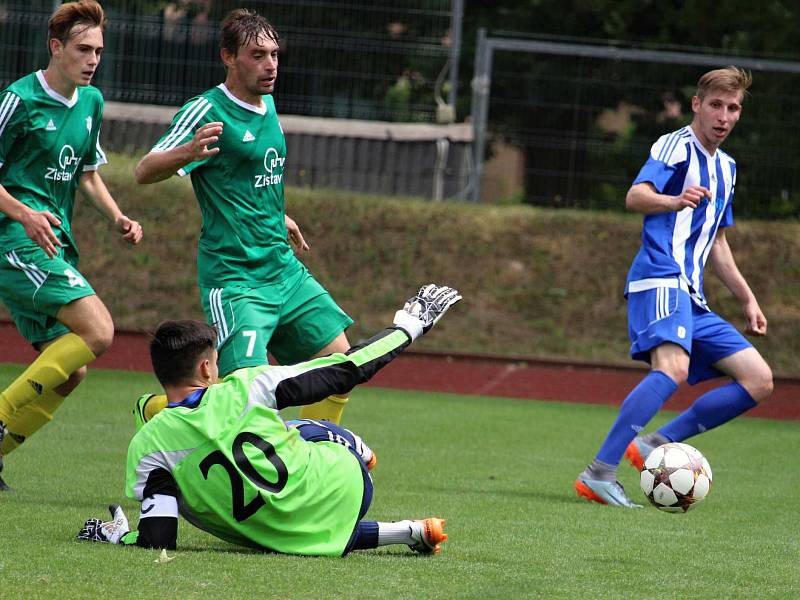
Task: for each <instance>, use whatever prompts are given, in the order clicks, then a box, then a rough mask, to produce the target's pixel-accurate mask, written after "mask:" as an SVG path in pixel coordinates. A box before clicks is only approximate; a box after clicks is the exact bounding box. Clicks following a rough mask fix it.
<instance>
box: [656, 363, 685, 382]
mask: <svg viewBox="0 0 800 600" xmlns="http://www.w3.org/2000/svg"><path fill="white" fill-rule="evenodd" d="M658 370H659V371H661V372H662V373H664V374H665V375H667V377H669V378H670V379H672V381H674V382H675V383H676V384H678V385H680V384H682V383H683V382H685V381H686V380H687V379H688V377H689V365H688V364H683V363H681V362H678V361H674V362H671V363H669V364H666V365H660V366H659V368H658Z"/></svg>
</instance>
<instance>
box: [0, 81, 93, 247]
mask: <svg viewBox="0 0 800 600" xmlns="http://www.w3.org/2000/svg"><path fill="white" fill-rule="evenodd" d="M102 119H103V96H102V95H101V93H100V91H99V90H98V89H97V88H95V87H92V86H84V87H78V88H77V89H76V90H75V93H74V94H73V95H72V98H65V97H63V96H61V95H60V94H58V93H57V92H56V91H55V90H53V89H52V88H51V87H50V86H49V85H48V84H47V81H46V80H45V77H44V72H43V71H37V72H35V73H31V74H30V75H27V76H25V77H23V78H22V79H19V80H17V81H15V82H14V83H12V84H11V85H10V86H8V87H7V88H6V89H5V90H3V92H2V93H0V185H2V186H3V187H4V188H5V189H6V190H7V191H8V193H9V194H11V195H12V196H13V197H14V198H16V199H17V200H19V201H20V202H22V203H23V204H25V205H26V206H28V207H30V208H32V209H33V210H37V211H40V210H41V211H43V210H47V211H50V212H51V213H52V214H53V215H54V216H55V217H57V218H58V219H59V220H60V221H61V225H60V226H56V225H52V224H51V227H52V229H53V231H54V233H55V234H56V235H57V236H58V238H59V240H60V241H61V243H62V244H63V245H64V246H65V248H64V252H65V253H66V254H67V255H68V256H69V253H74V256H75V258H77V247H76V245H75V240H74V238H73V235H72V226H71V223H72V208H73V205H74V201H75V190H76V189H77V187H78V180H79V178H80V176H81V174H82V173H83V172H84V171H90V170H95V169H97V168H98V167H99V166H100V165H101V164H104V163H105V162H106V157H105V154H104V153H103V151H102V150H101V149H100V144H99V142H98V136H99V132H100V123H101V121H102ZM26 246H35V242H33V241H32V240H31V239H30V238H29V237H28V236H27V235H26V234H25V230H24V228H23V227H22V225H21V224H20V223H18V222H17V221H15V220H13V219H11V218H9V217H7V216H6V215H4V214H2V213H0V249H3V250H12V249H17V248H22V247H26Z"/></svg>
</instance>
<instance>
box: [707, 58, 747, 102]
mask: <svg viewBox="0 0 800 600" xmlns="http://www.w3.org/2000/svg"><path fill="white" fill-rule="evenodd" d="M752 83H753V76H752V75H751V74H750V71H747V70H745V69H741V68H739V67H734V66H730V67H725V68H724V69H715V70H713V71H709V72H708V73H706V74H705V75H703V76H702V77H701V78H700V80H699V81H698V82H697V97H698V98H700V100H702V99H703V98H705V97H706V94H708V93H709V92H711V91H712V90H719V91H723V92H742V96H744V95H745V93H747V89H748V88H749V87H750V85H751V84H752Z"/></svg>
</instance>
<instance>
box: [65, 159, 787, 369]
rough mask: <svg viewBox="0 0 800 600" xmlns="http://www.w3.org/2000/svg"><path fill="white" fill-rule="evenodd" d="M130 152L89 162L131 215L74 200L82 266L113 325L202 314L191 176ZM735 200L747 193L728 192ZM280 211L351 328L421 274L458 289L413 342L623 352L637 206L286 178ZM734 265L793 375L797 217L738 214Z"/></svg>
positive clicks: (729, 309) (779, 363)
mask: <svg viewBox="0 0 800 600" xmlns="http://www.w3.org/2000/svg"><path fill="white" fill-rule="evenodd" d="M135 162H136V161H135V159H131V158H128V157H123V156H112V157H111V164H110V165H108V166H107V167H105V168H104V169H103V176H104V177H105V180H106V181H107V183H108V185H109V187H110V188H111V190H112V192H113V194H114V195H115V197H116V198H117V200H118V202H119V203H120V205H121V206H122V207H123V209H124V210H125V211H127V212H128V213H129V214H130V215H131V216H132V217H135V218H137V219H139V220H140V221H141V222H142V224H143V225H144V228H145V235H146V240H145V242H144V243H143V244H142V245H141V246H140V247H138V248H135V249H130V248H128V247H127V246H126V245H124V244H123V243H121V242H120V241H119V240H117V239H116V236H114V235H113V234H112V233H111V232H110V231H109V228H108V225H107V223H106V222H105V221H103V220H102V219H99V218H98V217H97V213H96V212H95V211H94V210H93V209H91V208H90V205H89V204H88V203H86V202H80V201H79V202H78V207H77V209H76V227H75V228H76V230H77V232H78V243H79V245H80V247H81V253H82V257H83V258H82V262H81V269H82V271H83V272H84V273H85V274H86V276H87V277H88V278H89V280H90V281H91V282H92V284H93V285H94V286H95V288H96V289H97V291H98V293H99V294H100V295H101V297H102V298H103V299H104V300H105V301H106V303H107V304H108V305H109V307H110V309H111V311H112V314H113V315H114V318H115V321H116V323H117V326H118V327H124V328H144V329H147V328H151V327H153V326H154V325H155V324H156V323H157V322H158V321H160V320H162V319H165V318H174V317H198V318H202V313H201V311H200V308H199V301H198V297H197V293H196V288H195V277H196V267H195V258H196V240H197V236H198V233H199V231H200V217H199V211H198V209H197V206H196V203H195V200H194V196H193V194H192V191H191V186H190V184H189V182H188V181H186V180H178V179H177V178H173V179H171V180H169V181H166V182H163V183H160V184H157V185H154V186H137V185H136V184H135V182H134V181H133V177H132V170H133V166H134V165H135ZM737 201H738V202H746V201H747V199H746V198H740V199H738V200H737ZM287 205H288V212H289V214H290V215H291V216H292V217H293V218H294V219H295V220H296V221H297V222H298V223H299V224H300V226H301V228H302V230H303V232H304V234H305V237H306V239H307V240H308V242H309V243H310V245H311V252H310V253H308V254H304V255H303V256H302V259H303V260H304V261H305V262H306V264H307V265H308V266H309V268H310V269H311V271H312V272H313V273H314V274H315V275H316V276H317V278H318V279H319V280H320V281H321V282H322V283H323V285H325V286H326V287H327V289H328V290H330V291H331V293H332V294H333V296H334V298H335V299H336V300H337V301H338V302H339V304H340V305H341V306H342V307H343V308H344V309H345V310H347V311H348V312H349V313H350V314H351V315H352V316H353V317H354V319H355V320H356V324H355V325H354V327H353V329H352V330H351V333H350V336H351V339H358V338H360V337H362V336H364V335H366V334H370V333H372V332H374V331H375V330H376V329H378V328H380V327H382V326H384V325H385V324H386V323H387V321H388V319H390V318H391V315H392V314H393V312H394V310H396V308H397V307H398V305H399V302H401V301H402V300H403V299H404V298H405V297H406V296H408V295H409V294H410V292H412V291H414V290H415V289H416V288H417V287H418V286H419V285H420V284H421V283H425V282H428V281H439V282H446V283H448V284H450V285H453V286H456V287H458V288H459V289H460V290H462V292H463V294H464V301H463V302H462V304H461V305H459V306H458V307H457V308H456V309H455V310H454V311H453V314H452V316H450V315H448V318H447V319H446V320H445V321H443V323H442V325H443V327H442V331H441V332H440V333H439V334H438V335H436V336H431V337H430V339H425V340H422V341H421V343H420V344H419V346H418V348H419V349H429V350H448V351H461V352H478V353H497V354H504V355H526V356H536V357H565V358H571V359H574V358H579V359H591V360H601V361H611V362H626V360H627V352H628V339H627V334H626V318H625V301H624V299H623V297H622V290H623V288H624V283H625V275H626V272H627V269H628V265H629V263H630V260H631V258H632V257H633V255H634V253H635V252H636V250H637V248H638V244H639V231H640V227H641V225H640V223H641V220H640V218H639V217H638V216H636V215H625V214H615V213H614V214H612V213H602V212H600V213H598V212H586V211H583V212H579V211H570V210H542V209H534V208H530V207H492V206H485V205H470V204H464V203H458V204H455V203H431V202H424V201H415V200H409V199H395V198H374V197H365V196H360V195H356V194H348V193H342V192H321V191H310V190H306V189H296V188H294V189H293V188H289V190H288V191H287ZM728 236H729V239H730V242H731V246H732V247H733V250H734V254H735V256H736V259H737V261H738V264H739V267H740V269H741V271H742V272H743V273H744V275H745V276H746V277H747V279H748V281H749V282H750V285H751V287H752V288H753V289H754V290H755V292H756V295H757V296H758V298H759V300H760V302H761V305H762V308H763V310H764V312H765V314H766V315H767V318H768V319H769V327H770V329H769V336H768V337H767V338H766V339H764V340H756V341H755V343H756V346H757V347H758V348H759V350H760V351H761V352H762V353H763V354H764V355H765V356H766V357H767V360H768V361H769V362H770V363H771V364H772V366H773V368H774V369H775V370H776V371H777V372H781V373H789V374H800V358H798V357H800V224H798V223H797V222H792V223H780V222H747V221H737V223H736V226H735V227H733V228H732V229H731V230H730V232H729V234H728ZM706 292H707V294H708V296H709V298H710V301H711V305H712V307H713V308H714V309H715V310H717V311H718V312H719V313H720V314H722V315H723V316H725V317H726V318H728V319H730V320H731V321H732V322H733V323H735V324H736V325H737V326H742V325H743V318H742V315H741V309H740V307H739V304H738V302H737V301H736V299H735V298H733V297H732V296H731V294H730V293H729V292H728V291H727V290H726V289H725V288H724V287H722V286H721V284H719V282H718V280H717V279H716V278H715V277H713V276H712V275H709V277H708V283H707V289H706Z"/></svg>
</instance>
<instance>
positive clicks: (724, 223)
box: [719, 161, 736, 227]
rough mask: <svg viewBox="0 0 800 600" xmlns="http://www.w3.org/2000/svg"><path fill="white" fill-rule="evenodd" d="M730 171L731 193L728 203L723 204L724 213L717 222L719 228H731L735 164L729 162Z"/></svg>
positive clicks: (734, 189)
mask: <svg viewBox="0 0 800 600" xmlns="http://www.w3.org/2000/svg"><path fill="white" fill-rule="evenodd" d="M730 170H731V193H730V195H729V196H728V202H727V203H726V204H725V212H724V213H722V218H721V219H720V220H719V226H720V227H732V226H733V196H734V193H735V192H736V163H735V162H733V161H731V162H730Z"/></svg>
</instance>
